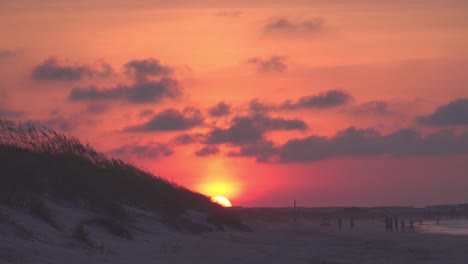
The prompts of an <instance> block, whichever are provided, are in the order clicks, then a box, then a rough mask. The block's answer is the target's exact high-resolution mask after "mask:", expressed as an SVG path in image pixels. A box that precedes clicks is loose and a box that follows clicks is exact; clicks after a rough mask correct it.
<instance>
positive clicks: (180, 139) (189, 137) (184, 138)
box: [171, 133, 204, 145]
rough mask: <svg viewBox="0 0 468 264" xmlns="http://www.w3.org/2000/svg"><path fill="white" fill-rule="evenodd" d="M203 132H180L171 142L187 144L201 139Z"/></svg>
mask: <svg viewBox="0 0 468 264" xmlns="http://www.w3.org/2000/svg"><path fill="white" fill-rule="evenodd" d="M203 138H204V136H203V134H199V133H197V134H180V135H177V136H176V137H175V138H174V139H173V140H171V143H172V144H174V145H189V144H194V143H199V142H202V141H203Z"/></svg>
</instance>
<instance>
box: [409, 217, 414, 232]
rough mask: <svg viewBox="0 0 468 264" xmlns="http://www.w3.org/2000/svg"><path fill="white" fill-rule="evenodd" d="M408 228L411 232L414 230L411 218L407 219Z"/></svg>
mask: <svg viewBox="0 0 468 264" xmlns="http://www.w3.org/2000/svg"><path fill="white" fill-rule="evenodd" d="M409 228H410V231H411V232H414V221H413V219H411V220H410V221H409Z"/></svg>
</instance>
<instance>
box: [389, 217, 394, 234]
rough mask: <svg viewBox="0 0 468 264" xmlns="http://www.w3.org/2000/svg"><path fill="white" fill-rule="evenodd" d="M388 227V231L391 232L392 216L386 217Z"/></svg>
mask: <svg viewBox="0 0 468 264" xmlns="http://www.w3.org/2000/svg"><path fill="white" fill-rule="evenodd" d="M388 228H389V229H390V232H392V233H393V218H392V217H389V218H388Z"/></svg>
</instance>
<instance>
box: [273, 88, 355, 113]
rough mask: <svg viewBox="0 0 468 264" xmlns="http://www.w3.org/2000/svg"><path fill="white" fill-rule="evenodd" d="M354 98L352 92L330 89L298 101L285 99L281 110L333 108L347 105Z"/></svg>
mask: <svg viewBox="0 0 468 264" xmlns="http://www.w3.org/2000/svg"><path fill="white" fill-rule="evenodd" d="M351 100H352V97H351V95H350V94H348V93H346V92H343V91H339V90H330V91H327V92H325V93H321V94H318V95H311V96H304V97H301V98H299V100H297V101H296V102H292V101H285V102H284V103H283V104H281V105H280V106H279V109H281V110H296V109H300V108H310V109H312V108H314V109H324V108H333V107H338V106H342V105H345V104H347V103H349V102H350V101H351Z"/></svg>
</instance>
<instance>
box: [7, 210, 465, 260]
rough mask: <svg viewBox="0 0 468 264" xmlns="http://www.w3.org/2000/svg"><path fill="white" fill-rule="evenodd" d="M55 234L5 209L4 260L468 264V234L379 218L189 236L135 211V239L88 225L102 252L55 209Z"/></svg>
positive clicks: (69, 213)
mask: <svg viewBox="0 0 468 264" xmlns="http://www.w3.org/2000/svg"><path fill="white" fill-rule="evenodd" d="M50 206H52V207H53V214H54V216H55V218H56V220H57V223H59V229H58V230H57V229H54V228H52V227H50V226H48V225H47V224H45V223H43V222H42V221H40V220H37V219H36V218H34V217H31V216H30V215H29V214H27V213H25V212H24V211H22V210H18V209H10V208H5V207H0V212H1V214H2V217H1V219H0V263H2V264H3V263H51V264H55V263H57V264H58V263H60V264H62V263H77V264H78V263H79V264H82V263H203V264H207V263H328V264H332V263H333V264H338V263H372V264H377V263H460V264H462V263H463V264H466V263H468V236H450V235H434V234H423V233H385V231H384V228H383V224H382V223H380V222H377V221H370V220H360V219H356V230H355V231H354V232H351V231H349V230H348V225H347V223H346V222H345V223H344V227H343V229H344V230H343V232H338V231H337V230H336V228H335V227H328V228H327V227H320V225H319V223H318V222H313V221H306V220H301V219H299V221H298V223H296V224H295V225H294V224H292V223H276V224H264V223H258V222H257V223H255V224H252V223H251V227H252V228H253V229H254V232H252V233H245V232H239V231H232V230H228V231H225V232H209V233H204V234H203V235H189V234H182V233H180V232H177V231H174V230H172V229H170V228H168V227H166V226H165V225H163V224H161V223H160V222H159V221H158V216H157V215H154V214H151V213H148V212H144V211H139V210H133V211H132V215H133V217H134V218H135V219H136V220H135V221H133V222H132V223H131V230H130V231H131V233H132V234H133V239H132V240H126V239H123V238H120V237H116V236H114V235H112V234H110V233H109V232H107V231H106V230H105V229H103V228H101V227H99V226H97V225H89V226H86V231H87V232H88V233H89V237H90V239H91V240H92V241H93V242H94V243H95V244H96V245H99V246H100V247H99V249H96V248H94V249H93V248H89V247H88V246H86V245H84V244H83V243H81V242H79V241H76V240H75V239H73V238H72V237H71V234H72V232H73V228H74V227H75V226H76V224H77V223H79V222H80V221H83V220H85V219H89V218H90V217H93V216H92V215H91V213H90V212H88V211H86V210H82V209H79V208H76V207H71V206H69V205H61V206H56V205H50Z"/></svg>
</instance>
